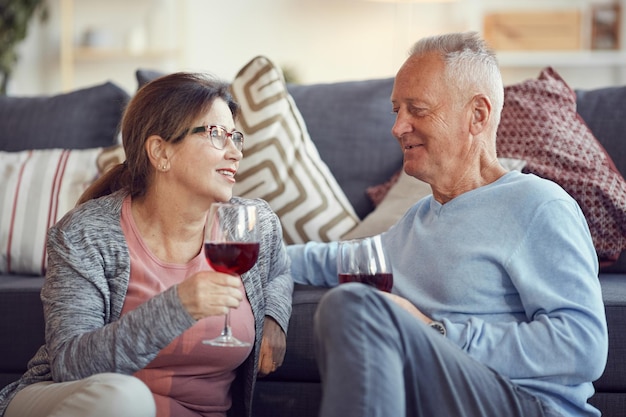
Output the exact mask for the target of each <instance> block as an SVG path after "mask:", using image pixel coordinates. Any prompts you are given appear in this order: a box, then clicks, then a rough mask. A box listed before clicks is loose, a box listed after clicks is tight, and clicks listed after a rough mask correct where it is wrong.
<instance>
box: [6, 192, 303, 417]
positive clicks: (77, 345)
mask: <svg viewBox="0 0 626 417" xmlns="http://www.w3.org/2000/svg"><path fill="white" fill-rule="evenodd" d="M125 196H126V193H124V192H117V193H114V194H112V195H109V196H105V197H102V198H99V199H96V200H91V201H88V202H86V203H85V204H83V205H81V206H79V207H77V208H75V209H74V210H72V211H70V212H69V213H68V214H67V215H65V216H64V217H63V218H62V219H61V220H60V221H59V222H58V223H57V224H56V225H55V226H53V227H52V228H51V229H50V230H49V232H48V241H47V247H46V248H47V252H48V269H47V272H46V279H45V283H44V285H43V288H42V291H41V300H42V302H43V306H44V317H45V326H46V330H45V333H46V338H45V345H43V346H42V347H41V348H40V349H39V350H38V352H37V353H36V354H35V356H34V357H33V358H32V359H31V360H30V362H29V364H28V370H27V371H26V373H25V374H24V375H23V376H22V377H21V379H20V380H18V381H16V382H14V383H12V384H10V385H8V386H7V387H5V388H4V389H3V390H2V391H1V392H0V415H3V414H4V410H5V409H6V407H7V405H8V403H9V401H10V400H11V398H13V396H14V395H15V393H17V392H18V391H19V390H20V389H22V388H24V387H25V386H28V385H30V384H33V383H35V382H39V381H50V380H53V381H57V382H61V381H72V380H77V379H81V378H85V377H87V376H90V375H93V374H97V373H102V372H118V373H121V374H132V373H134V372H135V371H137V370H139V369H142V368H143V367H145V366H146V365H147V364H148V363H149V362H150V361H151V360H152V359H154V357H155V356H156V355H157V353H158V352H159V351H160V350H161V349H163V348H164V347H165V346H167V345H168V344H169V343H170V342H171V341H172V340H173V339H174V338H176V337H177V336H179V335H180V334H181V333H183V332H184V331H185V330H187V329H188V328H189V327H191V326H192V325H193V324H194V323H195V320H194V319H193V318H192V317H191V316H190V315H189V314H188V313H187V311H186V310H185V309H184V308H183V306H182V305H181V303H180V301H179V299H178V295H177V287H176V286H173V287H171V288H169V289H168V290H166V291H164V292H163V293H161V294H159V295H157V296H155V297H154V298H152V299H150V300H148V301H147V302H145V303H144V304H142V305H140V306H139V307H138V308H136V309H135V310H133V311H130V312H128V313H127V314H125V315H124V316H123V317H120V313H121V311H122V306H123V304H124V298H125V295H126V290H127V288H128V281H129V276H130V258H129V253H128V247H127V245H126V240H125V238H124V235H123V232H122V228H121V225H120V213H121V207H122V201H123V199H124V197H125ZM233 201H235V202H237V203H240V204H246V205H256V206H257V207H258V211H259V223H260V232H261V250H260V255H259V259H258V261H257V263H256V264H255V265H254V267H253V268H252V269H251V270H250V271H249V272H247V273H245V274H243V276H242V280H243V284H244V287H245V291H246V295H247V297H248V300H249V301H250V305H251V307H252V312H253V314H254V321H255V333H256V337H255V343H254V354H253V355H250V357H249V358H248V359H247V360H246V361H245V362H244V364H243V365H242V366H241V367H240V369H239V371H238V376H237V378H236V380H235V382H234V385H233V387H232V393H233V394H232V395H233V406H232V409H231V412H229V415H239V416H249V415H250V413H251V401H252V391H253V389H254V384H255V380H256V375H257V368H258V359H259V351H260V347H261V337H262V330H263V323H264V318H265V316H266V315H267V316H271V317H272V318H274V319H275V320H276V321H277V322H278V323H279V325H280V326H281V327H282V329H283V331H285V333H286V332H287V327H288V323H289V317H290V315H291V294H292V291H293V281H292V279H291V275H290V272H289V270H290V265H289V258H288V257H287V254H286V251H285V248H284V245H283V241H282V228H281V226H280V223H279V220H278V217H277V216H276V215H275V214H274V213H273V212H272V210H271V209H270V207H269V205H268V204H267V203H266V202H265V201H263V200H260V199H255V200H249V199H241V198H233Z"/></svg>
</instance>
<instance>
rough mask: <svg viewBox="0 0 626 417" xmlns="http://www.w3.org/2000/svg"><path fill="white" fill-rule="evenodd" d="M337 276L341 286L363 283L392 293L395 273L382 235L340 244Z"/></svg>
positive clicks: (345, 241)
mask: <svg viewBox="0 0 626 417" xmlns="http://www.w3.org/2000/svg"><path fill="white" fill-rule="evenodd" d="M337 274H338V278H339V283H340V284H343V283H346V282H362V283H363V284H367V285H371V286H373V287H376V288H378V289H379V290H381V291H385V292H391V288H392V287H393V272H392V269H391V262H390V261H389V255H387V252H386V251H385V248H383V244H382V240H381V238H380V235H376V236H372V237H366V238H362V239H352V240H344V241H341V242H339V249H338V253H337Z"/></svg>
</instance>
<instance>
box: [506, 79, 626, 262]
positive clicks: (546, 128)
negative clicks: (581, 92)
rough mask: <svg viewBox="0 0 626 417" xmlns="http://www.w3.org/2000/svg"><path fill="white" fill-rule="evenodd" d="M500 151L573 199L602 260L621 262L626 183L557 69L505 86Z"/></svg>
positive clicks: (625, 229) (625, 230)
mask: <svg viewBox="0 0 626 417" xmlns="http://www.w3.org/2000/svg"><path fill="white" fill-rule="evenodd" d="M498 152H499V154H500V155H501V156H504V157H509V158H518V159H523V160H525V161H526V162H527V165H526V169H525V171H527V172H531V173H534V174H537V175H538V176H541V177H544V178H547V179H550V180H552V181H554V182H556V183H557V184H559V185H561V186H562V187H563V188H564V189H565V190H566V191H567V192H568V193H569V194H571V195H572V197H574V198H575V199H576V200H577V201H578V204H579V205H580V207H581V209H582V211H583V213H584V214H585V217H586V219H587V222H588V224H589V228H590V230H591V235H592V238H593V241H594V245H595V248H596V251H597V253H598V257H599V258H600V260H601V261H603V262H614V261H615V260H617V258H618V257H619V255H620V253H621V252H622V250H624V249H626V181H624V178H623V177H622V176H621V175H620V173H619V171H618V170H617V169H616V168H615V165H614V163H613V161H612V159H611V157H610V156H609V155H608V154H607V152H606V150H605V149H604V148H603V147H602V145H601V144H600V142H598V140H597V139H596V138H595V137H594V135H593V133H592V132H591V130H589V128H588V127H587V125H586V124H585V122H584V121H583V119H582V118H581V117H580V116H579V115H578V114H577V112H576V95H575V93H574V91H573V90H572V89H571V88H570V87H569V86H568V85H567V84H566V83H565V81H564V80H563V79H562V78H561V77H560V76H559V75H558V74H557V73H556V71H554V70H553V69H552V68H546V69H544V70H543V71H541V73H540V75H539V77H538V78H537V79H533V80H527V81H524V82H521V83H518V84H514V85H510V86H507V87H505V95H504V109H503V112H502V121H501V123H500V126H499V127H498Z"/></svg>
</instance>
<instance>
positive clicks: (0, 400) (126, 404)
mask: <svg viewBox="0 0 626 417" xmlns="http://www.w3.org/2000/svg"><path fill="white" fill-rule="evenodd" d="M238 110H239V108H238V105H237V104H236V103H235V102H234V101H233V99H232V97H231V95H230V94H229V90H228V85H227V84H225V83H223V82H220V81H217V80H214V79H211V78H209V77H206V76H203V75H201V74H191V73H176V74H171V75H168V76H165V77H161V78H159V79H157V80H154V81H153V82H151V83H149V84H147V85H146V86H144V87H143V88H142V89H141V90H139V91H138V92H137V94H136V95H135V97H134V98H133V99H132V100H131V101H130V103H129V104H128V107H127V109H126V111H125V114H124V117H123V120H122V137H123V145H124V150H125V153H126V157H127V159H126V162H124V163H123V164H120V165H118V166H115V167H114V168H113V169H111V170H110V171H109V172H107V174H105V175H104V176H103V177H102V178H100V179H99V180H98V181H96V182H95V183H94V184H93V186H92V187H91V188H90V189H88V190H87V191H86V192H85V194H84V195H83V196H82V198H81V201H80V204H79V205H78V206H77V207H76V208H75V209H74V210H72V211H71V212H70V213H68V214H67V215H66V216H65V217H64V218H63V219H62V220H61V221H60V222H59V223H58V224H56V225H55V226H54V227H52V228H51V230H50V232H49V236H48V244H47V251H48V256H49V258H48V271H47V274H46V280H45V284H44V287H43V289H42V293H41V298H42V301H43V305H44V315H45V323H46V339H45V345H44V346H42V347H41V348H40V349H39V351H38V352H37V353H36V355H35V357H34V358H33V359H32V360H31V361H30V363H29V367H28V371H27V372H26V373H25V374H24V375H23V376H22V378H21V379H20V380H19V381H17V382H15V383H13V384H11V385H9V386H7V387H6V388H5V389H4V390H3V391H2V392H0V415H4V416H5V417H27V416H33V417H40V416H61V415H62V416H65V417H68V416H125V417H134V416H155V415H156V416H176V417H185V416H225V415H226V414H227V413H228V414H229V415H241V416H248V415H250V414H251V410H250V404H251V398H252V388H253V386H254V381H255V378H256V377H257V373H260V374H261V375H263V374H267V373H269V372H272V371H274V370H275V369H276V367H277V366H280V364H281V363H282V360H283V356H284V353H285V344H286V336H285V332H286V330H287V325H288V321H289V316H290V313H291V292H292V289H293V283H292V280H291V277H290V272H289V260H288V257H287V256H286V252H285V248H284V244H283V242H282V238H281V236H282V230H281V227H280V224H279V221H278V218H277V216H276V215H275V214H274V213H273V212H272V211H271V209H270V207H269V206H268V205H267V203H266V202H264V201H262V200H246V199H241V198H236V197H233V196H232V189H233V185H234V183H235V174H236V172H237V168H238V165H239V161H240V160H241V158H242V155H243V154H242V150H243V142H244V138H243V135H242V134H241V133H240V132H237V131H235V130H234V127H235V119H236V117H237V114H238ZM229 200H230V201H231V202H235V203H237V204H245V205H255V206H257V211H258V222H259V229H260V235H261V236H260V256H259V259H258V261H257V263H256V264H255V266H254V267H253V268H252V269H251V270H250V271H249V272H247V273H245V274H243V275H241V276H234V275H228V274H224V273H219V272H215V271H214V270H213V269H212V268H211V267H210V266H209V264H208V263H207V262H206V260H205V255H204V252H203V245H202V243H203V231H204V226H205V219H206V217H207V212H208V210H209V207H210V206H211V204H212V203H214V202H225V201H229ZM229 309H232V313H231V315H232V317H231V321H232V324H233V331H234V333H235V334H236V335H237V337H238V338H239V339H243V341H247V342H250V344H251V346H250V347H247V348H241V347H237V348H232V347H213V346H208V345H206V344H203V343H202V341H203V340H204V339H208V338H212V337H214V336H215V335H217V334H219V333H220V330H221V327H222V326H223V322H224V314H225V313H226V312H227V311H228V310H229Z"/></svg>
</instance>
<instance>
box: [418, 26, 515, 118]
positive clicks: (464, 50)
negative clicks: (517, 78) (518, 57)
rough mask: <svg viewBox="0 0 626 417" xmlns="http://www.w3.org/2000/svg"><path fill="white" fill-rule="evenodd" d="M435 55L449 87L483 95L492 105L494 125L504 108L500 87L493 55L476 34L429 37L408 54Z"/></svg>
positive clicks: (502, 90)
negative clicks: (441, 59) (442, 66)
mask: <svg viewBox="0 0 626 417" xmlns="http://www.w3.org/2000/svg"><path fill="white" fill-rule="evenodd" d="M428 52H435V53H438V54H439V55H441V57H442V58H443V61H444V63H445V65H446V74H445V76H446V79H447V81H448V82H449V85H454V86H457V88H458V90H459V93H465V94H467V93H471V94H475V93H477V92H480V93H484V94H486V95H487V96H488V97H489V99H490V100H491V104H492V106H493V113H492V116H493V118H494V122H495V126H498V124H499V122H500V115H501V113H502V106H503V105H504V86H503V83H502V75H501V74H500V69H499V67H498V60H497V59H496V55H495V53H494V52H493V51H492V50H491V49H490V48H489V47H488V46H487V44H486V43H485V41H484V40H483V39H481V38H480V36H479V35H478V33H477V32H461V33H449V34H445V35H436V36H430V37H427V38H424V39H421V40H419V41H417V42H416V43H415V44H414V45H413V47H412V48H411V49H410V51H409V54H410V55H411V56H414V55H422V54H424V53H428Z"/></svg>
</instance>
